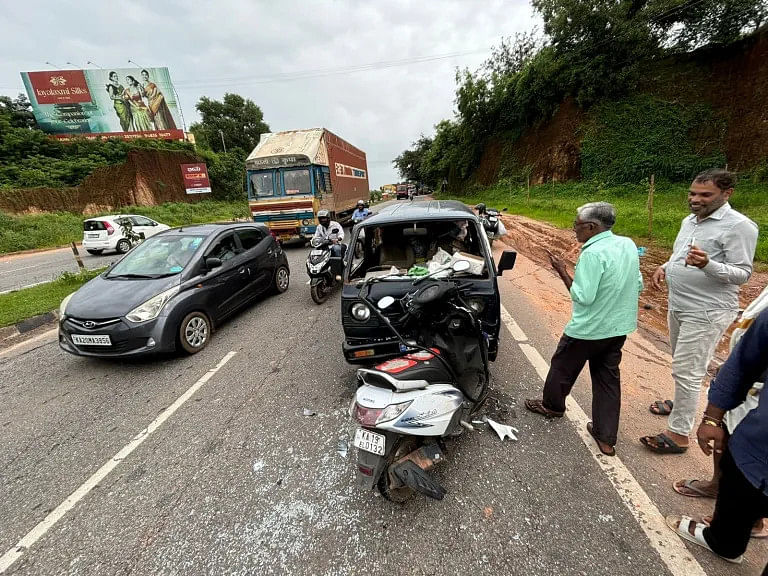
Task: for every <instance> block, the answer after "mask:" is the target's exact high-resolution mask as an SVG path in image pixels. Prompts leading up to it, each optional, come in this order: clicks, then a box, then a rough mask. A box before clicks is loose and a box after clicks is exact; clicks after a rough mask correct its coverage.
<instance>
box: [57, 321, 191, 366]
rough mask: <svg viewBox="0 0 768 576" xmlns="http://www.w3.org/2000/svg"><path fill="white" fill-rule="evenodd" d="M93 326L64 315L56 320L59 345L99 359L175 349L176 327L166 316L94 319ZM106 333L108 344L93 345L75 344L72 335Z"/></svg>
mask: <svg viewBox="0 0 768 576" xmlns="http://www.w3.org/2000/svg"><path fill="white" fill-rule="evenodd" d="M94 322H96V323H97V325H96V326H95V327H92V328H86V327H84V326H83V320H81V319H74V318H69V317H67V316H64V317H62V318H61V320H60V321H59V347H60V348H61V349H62V350H64V351H65V352H69V353H70V354H74V355H76V356H92V357H98V358H126V357H134V356H144V355H148V354H158V353H163V352H173V351H174V350H175V349H176V327H175V326H171V325H170V323H169V322H168V317H167V316H158V317H157V318H155V319H154V320H150V321H148V322H142V323H141V324H134V323H132V322H128V321H127V320H125V318H116V319H112V320H107V321H94ZM73 334H77V335H83V336H109V338H110V340H111V345H109V346H92V345H82V344H75V343H74V342H73V341H72V335H73Z"/></svg>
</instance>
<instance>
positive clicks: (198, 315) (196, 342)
mask: <svg viewBox="0 0 768 576" xmlns="http://www.w3.org/2000/svg"><path fill="white" fill-rule="evenodd" d="M210 335H211V323H210V322H209V321H208V318H207V317H206V316H205V314H203V313H202V312H191V313H189V314H187V315H186V316H185V317H184V320H182V321H181V325H180V326H179V340H180V342H181V347H182V348H183V349H184V351H185V352H186V353H187V354H195V353H197V352H200V350H202V349H203V348H205V346H206V345H207V344H208V340H209V339H210Z"/></svg>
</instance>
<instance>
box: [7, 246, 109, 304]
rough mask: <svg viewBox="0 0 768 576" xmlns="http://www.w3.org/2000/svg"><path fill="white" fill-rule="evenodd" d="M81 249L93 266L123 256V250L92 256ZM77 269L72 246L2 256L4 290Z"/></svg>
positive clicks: (87, 262) (83, 258) (47, 279)
mask: <svg viewBox="0 0 768 576" xmlns="http://www.w3.org/2000/svg"><path fill="white" fill-rule="evenodd" d="M79 252H80V257H81V258H82V260H83V264H84V265H85V267H86V268H88V269H89V270H92V269H94V268H101V267H103V266H107V265H108V264H109V263H111V262H113V261H115V260H117V259H118V258H120V254H116V253H111V254H103V255H101V256H92V255H91V254H88V253H87V252H86V251H85V250H83V249H82V248H79ZM77 271H78V266H77V261H76V260H75V256H74V254H73V253H72V249H71V248H59V249H57V250H46V251H44V252H36V253H31V254H17V255H13V256H0V293H3V292H9V291H11V290H19V289H20V288H26V287H27V286H32V285H34V284H40V283H42V282H50V281H51V280H55V279H56V278H58V277H59V276H61V275H62V274H63V273H64V272H77Z"/></svg>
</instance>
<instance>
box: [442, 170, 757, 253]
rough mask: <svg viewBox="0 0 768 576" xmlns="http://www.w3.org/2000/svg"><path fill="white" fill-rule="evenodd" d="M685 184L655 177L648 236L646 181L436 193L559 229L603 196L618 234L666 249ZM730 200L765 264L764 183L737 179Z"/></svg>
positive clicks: (684, 208) (683, 204)
mask: <svg viewBox="0 0 768 576" xmlns="http://www.w3.org/2000/svg"><path fill="white" fill-rule="evenodd" d="M687 194H688V185H687V184H673V183H668V182H667V183H665V182H658V183H657V184H656V191H655V193H654V200H653V235H652V238H651V237H649V235H648V186H647V185H644V184H638V185H622V186H603V185H600V184H595V183H591V182H562V183H555V184H542V185H540V186H535V187H532V188H531V190H530V197H528V195H527V191H526V188H525V186H515V185H509V184H497V185H496V186H494V187H492V188H488V189H485V190H478V191H471V192H469V193H467V194H465V195H448V194H446V195H440V197H441V198H452V199H456V200H461V201H462V202H466V203H467V204H475V203H477V202H485V203H486V204H487V205H488V206H489V207H492V208H496V209H498V210H501V209H503V208H507V211H508V212H509V213H511V214H521V215H523V216H529V217H531V218H534V219H536V220H543V221H545V222H549V223H550V224H554V225H555V226H557V227H559V228H570V227H571V226H572V224H573V219H574V218H575V216H576V208H578V207H579V206H581V205H582V204H586V203H587V202H596V201H604V202H610V203H611V204H613V205H614V206H616V212H617V218H616V226H615V228H614V230H615V232H616V233H617V234H622V235H624V236H630V237H632V238H634V239H635V240H636V241H638V242H640V243H647V242H651V241H652V242H655V243H657V244H658V245H660V246H663V247H666V248H671V247H672V244H673V243H674V241H675V237H676V236H677V232H678V231H679V229H680V222H681V220H682V219H683V218H684V217H685V216H687V215H688V214H690V211H689V210H688V204H687ZM731 205H732V206H733V207H734V208H735V209H736V210H738V211H739V212H741V213H742V214H745V215H746V216H748V217H749V218H751V219H752V220H754V221H755V222H756V223H757V225H758V226H759V228H760V234H759V237H758V243H757V250H756V251H755V260H756V261H757V262H759V263H761V264H762V265H763V266H761V268H764V265H766V264H768V184H766V183H760V184H754V183H751V182H745V183H740V184H738V186H737V187H736V191H735V193H734V194H733V197H732V199H731Z"/></svg>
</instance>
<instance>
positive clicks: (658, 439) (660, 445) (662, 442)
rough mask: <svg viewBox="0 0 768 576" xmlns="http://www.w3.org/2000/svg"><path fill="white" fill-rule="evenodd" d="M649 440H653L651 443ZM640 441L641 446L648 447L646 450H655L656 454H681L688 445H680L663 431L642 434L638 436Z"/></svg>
mask: <svg viewBox="0 0 768 576" xmlns="http://www.w3.org/2000/svg"><path fill="white" fill-rule="evenodd" d="M651 440H653V441H654V443H653V444H652V443H651ZM640 442H642V443H643V446H645V447H646V448H648V450H650V451H651V452H656V453H657V454H682V453H683V452H685V451H686V450H688V446H680V445H679V444H678V443H677V442H675V441H674V440H672V438H670V437H669V436H667V435H666V434H664V433H663V432H662V433H661V434H657V435H656V436H643V437H642V438H640Z"/></svg>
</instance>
